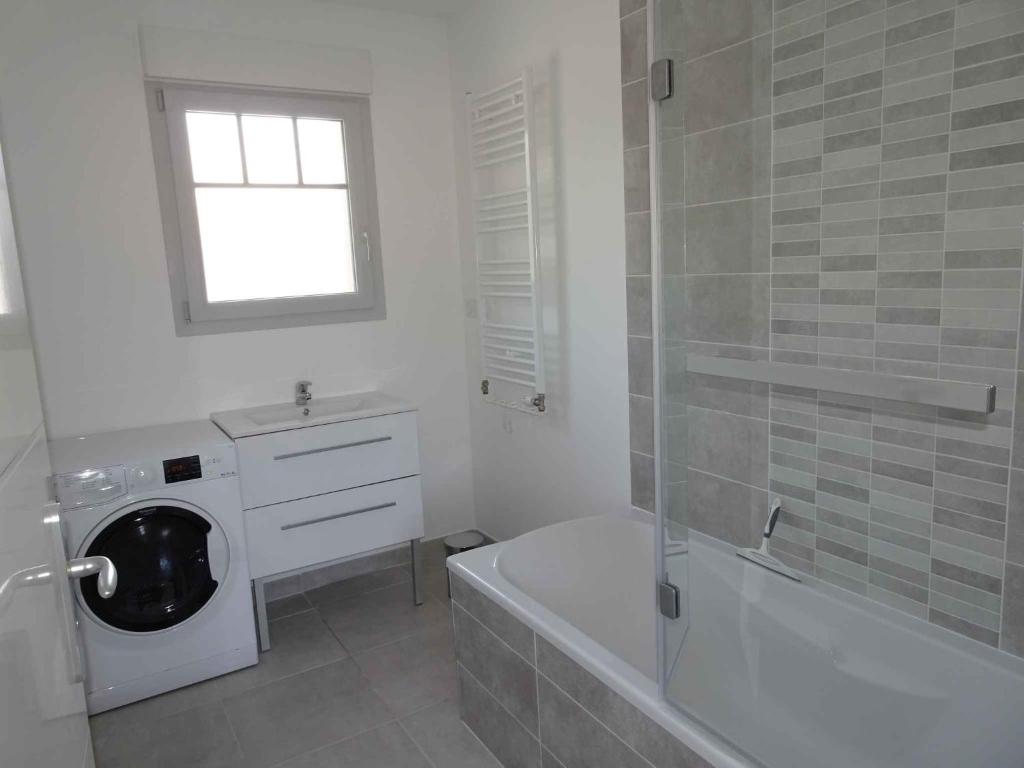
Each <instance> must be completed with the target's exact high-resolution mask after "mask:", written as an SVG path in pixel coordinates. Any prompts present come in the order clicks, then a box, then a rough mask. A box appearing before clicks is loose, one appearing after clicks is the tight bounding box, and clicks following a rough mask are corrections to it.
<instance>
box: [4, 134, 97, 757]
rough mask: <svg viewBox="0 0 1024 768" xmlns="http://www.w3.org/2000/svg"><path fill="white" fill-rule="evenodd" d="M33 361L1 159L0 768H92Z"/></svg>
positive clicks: (75, 645) (69, 603)
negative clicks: (83, 767) (51, 498)
mask: <svg viewBox="0 0 1024 768" xmlns="http://www.w3.org/2000/svg"><path fill="white" fill-rule="evenodd" d="M49 476H50V456H49V452H48V450H47V446H46V428H45V425H44V423H43V415H42V407H41V405H40V398H39V386H38V382H37V379H36V363H35V355H34V353H33V349H32V338H31V335H30V333H29V326H28V315H27V312H26V309H25V297H24V291H23V288H22V283H21V272H20V270H19V267H18V255H17V251H16V248H15V242H14V227H13V223H12V217H11V207H10V199H9V197H8V191H7V182H6V175H5V173H4V167H3V159H2V153H0V766H4V768H57V767H58V766H59V767H60V768H64V767H65V766H68V767H69V768H79V766H92V765H93V757H92V743H91V741H90V738H89V723H88V720H87V719H86V714H85V693H84V690H83V687H82V682H81V680H82V668H81V665H82V662H81V654H80V652H79V647H78V636H77V629H76V626H75V623H74V613H73V610H72V603H71V591H70V588H69V586H68V579H67V575H66V574H67V562H66V559H65V553H64V546H63V542H62V538H61V535H60V514H59V511H60V510H59V507H58V506H57V504H55V503H51V502H50V501H49V498H50V493H49Z"/></svg>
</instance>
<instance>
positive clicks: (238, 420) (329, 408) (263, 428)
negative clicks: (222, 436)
mask: <svg viewBox="0 0 1024 768" xmlns="http://www.w3.org/2000/svg"><path fill="white" fill-rule="evenodd" d="M412 410H415V409H414V407H413V406H411V405H409V404H408V403H405V402H403V401H401V400H399V399H397V398H394V397H391V396H390V395H385V394H384V393H383V392H360V393H358V394H353V395H343V396H341V397H325V398H323V399H319V400H318V399H316V398H314V399H313V400H311V401H310V402H309V403H308V404H307V405H304V406H302V405H294V404H292V403H279V404H277V405H264V406H260V407H258V408H242V409H240V410H237V411H220V412H219V413H212V414H210V418H211V419H213V421H214V423H215V424H217V426H219V427H220V428H221V429H223V430H224V431H225V432H227V434H228V436H229V437H232V438H234V439H238V438H240V437H252V436H253V435H264V434H267V433H269V432H282V431H284V430H286V429H301V428H302V427H313V426H317V425H318V424H333V423H335V422H339V421H353V420H355V419H367V418H370V417H372V416H384V415H386V414H389V413H404V412H405V411H412Z"/></svg>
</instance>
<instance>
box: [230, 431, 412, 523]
mask: <svg viewBox="0 0 1024 768" xmlns="http://www.w3.org/2000/svg"><path fill="white" fill-rule="evenodd" d="M236 445H237V448H238V464H239V471H240V472H241V476H242V506H243V507H245V508H246V509H255V508H257V507H265V506H267V505H269V504H278V503H280V502H284V501H291V500H292V499H305V498H308V497H310V496H316V495H319V494H323V493H330V492H332V491H344V490H347V489H349V488H356V487H359V486H364V485H370V484H371V483H380V482H383V481H387V480H394V479H397V478H403V477H412V476H414V475H419V473H420V459H419V449H418V447H417V437H416V414H415V412H409V413H395V414H390V415H387V416H377V417H374V418H367V419H357V420H354V421H343V422H340V423H338V424H324V425H321V426H317V427H306V428H304V429H292V430H288V431H286V432H274V433H271V434H268V435H256V436H254V437H245V438H242V439H240V440H238V441H236Z"/></svg>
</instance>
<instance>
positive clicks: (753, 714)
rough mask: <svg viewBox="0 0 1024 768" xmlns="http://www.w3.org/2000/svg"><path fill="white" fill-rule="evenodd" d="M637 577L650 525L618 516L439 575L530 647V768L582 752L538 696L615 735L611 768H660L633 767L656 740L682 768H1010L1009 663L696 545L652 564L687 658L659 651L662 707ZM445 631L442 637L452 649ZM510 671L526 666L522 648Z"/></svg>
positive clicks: (1022, 753)
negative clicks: (524, 631)
mask: <svg viewBox="0 0 1024 768" xmlns="http://www.w3.org/2000/svg"><path fill="white" fill-rule="evenodd" d="M670 551H672V550H670ZM653 563H654V529H653V525H652V524H651V523H650V522H649V521H646V520H640V519H634V518H628V517H592V518H584V519H580V520H574V521H571V522H567V523H561V524H558V525H553V526H549V527H546V528H542V529H539V530H536V531H532V532H530V533H527V534H525V535H523V536H520V537H518V538H516V539H512V540H510V541H507V542H502V543H498V544H494V545H492V546H489V547H484V548H481V549H478V550H473V551H471V552H466V553H463V554H461V555H457V556H455V557H452V558H450V559H449V560H448V568H449V569H450V571H451V573H452V574H453V575H454V576H455V577H457V579H461V580H462V581H463V582H464V583H465V584H466V585H468V586H469V587H471V588H472V589H473V590H475V591H476V592H478V593H479V595H480V596H481V597H483V598H485V599H486V600H487V601H488V602H489V603H493V605H494V606H495V607H497V608H498V609H499V610H501V611H503V612H507V613H508V614H509V615H510V617H512V618H513V619H514V620H516V621H517V622H521V623H522V624H523V625H524V626H525V627H528V628H529V630H530V631H532V632H533V633H535V638H536V639H535V648H536V652H535V654H534V660H533V663H534V668H535V669H536V671H537V688H538V689H539V691H540V694H539V701H538V708H539V710H541V716H540V720H539V723H538V724H537V727H536V729H535V730H536V732H535V733H534V734H533V737H534V738H535V743H536V746H539V753H540V754H541V755H544V754H545V753H546V751H547V750H548V749H549V744H548V740H549V739H554V741H555V742H558V741H559V740H560V739H561V740H562V741H561V746H560V747H559V745H558V744H554V745H550V749H551V752H552V755H553V756H554V757H559V758H560V759H561V761H562V762H563V763H565V764H566V765H569V762H567V760H568V759H569V758H568V754H566V755H562V756H559V755H558V753H557V750H558V749H559V748H561V749H563V750H570V751H571V750H572V749H578V748H582V747H579V746H575V747H574V746H572V745H573V744H576V745H579V744H585V743H587V741H588V740H587V739H578V740H577V741H576V742H572V741H571V739H572V734H571V733H570V732H571V731H572V728H574V727H577V726H575V725H573V724H572V723H566V724H565V725H563V724H561V723H559V724H558V727H554V728H552V727H551V725H552V722H551V717H552V716H553V715H551V714H550V713H549V714H548V716H547V717H548V719H547V720H546V721H545V712H544V709H545V703H544V701H543V699H544V696H545V691H551V693H550V694H549V695H554V696H557V697H562V695H563V694H566V695H565V696H564V697H563V698H564V699H565V700H567V701H569V702H571V703H572V704H575V705H579V706H580V707H581V708H586V710H587V712H588V713H589V714H590V715H592V716H593V717H595V718H596V719H597V720H600V721H601V722H602V723H604V725H605V726H606V727H607V728H608V730H610V731H611V732H613V733H615V734H616V736H618V737H619V739H618V740H619V741H622V742H623V743H624V744H625V746H627V747H628V748H629V752H625V753H623V755H624V756H620V757H619V758H617V760H616V761H617V762H623V763H624V762H625V761H627V758H630V759H631V757H632V755H631V754H630V753H631V752H632V751H634V750H635V751H637V752H640V753H641V754H642V755H643V757H644V758H646V759H647V760H648V761H649V763H651V764H653V765H655V766H656V768H659V762H663V764H664V765H666V766H667V765H670V764H674V763H673V762H670V761H668V760H667V759H666V760H662V759H661V758H659V755H664V754H667V753H666V752H665V748H664V745H662V746H659V747H658V748H657V749H654V750H653V753H652V754H653V756H652V754H644V749H647V748H649V747H650V742H651V737H650V733H652V732H657V733H660V734H666V735H668V736H671V738H673V739H675V740H678V742H679V743H681V744H682V745H685V748H686V750H688V751H687V753H686V754H687V755H689V757H686V758H685V764H686V765H688V766H689V765H702V764H703V765H712V766H719V767H720V768H738V767H739V766H756V765H759V764H763V765H765V766H770V768H820V767H821V766H822V765H828V766H829V767H830V768H855V767H856V768H862V767H863V766H886V768H954V767H955V768H962V766H966V765H971V766H985V767H986V768H988V767H991V768H1002V767H1003V766H1005V767H1006V768H1020V767H1021V766H1024V714H1022V713H1024V660H1021V659H1018V658H1016V657H1012V656H1010V655H1008V654H1005V653H1001V652H999V651H997V650H995V649H992V648H989V647H988V646H985V645H982V644H980V643H976V642H974V641H971V640H968V639H966V638H962V637H960V636H959V635H956V634H954V633H951V632H949V631H947V630H944V629H942V628H939V627H934V626H932V625H930V624H928V623H926V622H923V621H920V620H917V619H914V618H912V617H909V616H907V615H904V614H902V613H899V612H897V611H894V610H891V609H889V608H887V607H885V606H882V605H880V604H876V603H873V602H870V601H868V600H865V599H863V598H860V597H859V596H857V595H854V594H852V593H847V592H845V591H841V590H839V589H837V588H834V587H832V586H831V585H828V584H825V583H823V582H818V581H817V580H814V579H811V578H808V579H807V580H806V581H805V582H804V583H796V582H793V581H790V580H788V579H785V578H782V577H780V576H778V575H776V574H773V573H770V572H768V571H766V570H764V569H762V568H760V567H758V566H756V565H752V564H750V563H748V562H747V561H744V560H741V559H740V558H738V557H736V556H735V550H734V549H733V548H731V547H728V546H726V545H724V544H722V543H721V542H719V541H717V540H715V539H711V538H709V537H706V536H702V535H701V534H699V533H695V532H691V534H690V539H689V543H688V546H686V545H682V546H677V547H675V548H674V551H672V554H670V555H668V556H667V558H666V568H668V569H669V570H670V571H671V572H675V573H679V574H680V580H681V577H682V576H683V575H684V574H685V575H686V576H687V577H688V579H689V584H690V588H689V590H688V594H687V595H684V603H688V607H689V624H690V626H689V629H688V631H687V636H686V642H685V643H684V644H683V645H682V650H681V652H679V653H678V656H677V657H673V656H672V654H673V653H674V651H673V649H672V648H669V649H668V650H667V653H668V654H669V659H668V663H669V664H670V666H671V668H672V669H673V674H672V675H671V677H670V682H669V683H668V686H667V694H668V696H669V697H671V698H672V699H673V700H674V701H676V702H678V703H679V704H680V705H681V707H682V710H685V714H684V711H681V710H680V709H677V708H676V707H674V706H672V705H670V704H668V703H667V702H666V701H665V699H664V698H663V697H662V696H661V695H660V693H659V689H658V684H657V682H656V679H657V661H656V658H657V653H656V643H655V638H656V636H657V634H656V633H657V631H658V630H657V619H656V614H655V600H654V565H653ZM683 583H685V582H683ZM455 599H456V601H458V600H460V597H459V594H458V592H456V594H455ZM474 600H476V597H471V598H470V597H467V598H465V599H463V600H462V602H463V603H466V602H473V601H474ZM456 610H461V609H459V608H456ZM477 610H480V609H479V607H478V608H477ZM487 610H492V609H491V608H486V609H483V613H484V614H486V613H487ZM463 621H465V619H463ZM485 623H486V619H485ZM458 632H459V624H458V621H457V622H456V634H457V638H456V643H457V647H458V642H459V637H458ZM548 647H550V648H551V649H553V650H548V651H547V652H544V651H543V649H544V648H548ZM467 653H468V651H467ZM472 653H475V654H479V649H478V648H474V649H473V651H472ZM520 654H521V655H522V656H524V658H525V662H526V663H529V661H530V656H529V649H528V648H527V650H526V651H525V652H524V651H522V650H521V651H520ZM563 654H564V658H563V656H562V655H563ZM554 656H557V657H558V659H560V661H558V660H556V662H557V663H556V662H552V661H545V658H548V659H550V658H553V657H554ZM517 661H519V662H522V661H523V659H517ZM471 663H475V664H478V665H479V664H480V661H479V660H477V659H475V658H474V659H472V660H471ZM460 664H461V660H460ZM546 665H548V666H550V667H551V669H553V670H556V671H558V672H559V674H562V673H565V674H567V675H568V676H567V677H566V678H565V679H566V680H567V681H568V682H566V683H560V681H559V679H557V678H556V677H555V673H554V672H551V673H549V672H547V671H546V669H545V666H546ZM569 665H571V666H573V667H575V666H576V665H578V667H579V671H577V672H575V673H571V674H570V673H567V672H565V670H566V669H567V668H568V666H569ZM489 674H490V673H488V674H486V675H483V676H484V677H487V676H488V675H489ZM573 675H575V676H573ZM519 677H520V678H522V677H523V675H522V674H521V673H520V674H519ZM495 680H498V678H495ZM581 681H583V682H581ZM493 684H494V686H495V690H500V689H501V685H502V684H501V682H500V680H499V681H498V682H497V683H493ZM473 685H476V683H475V682H474V683H473ZM559 686H564V687H565V690H563V688H560V687H559ZM572 686H577V687H579V690H578V691H577V690H568V689H570V688H572ZM581 686H582V687H581ZM588 686H589V687H588ZM597 686H607V688H608V689H610V691H611V692H613V693H610V692H607V691H600V690H597ZM526 687H527V688H528V687H529V686H528V685H527V686H526ZM560 701H561V699H560ZM609 701H611V702H613V704H609V703H608V702H609ZM563 703H564V702H563ZM566 706H571V705H564V706H563V707H562V709H561V710H558V711H560V712H568V711H569V710H567V709H566ZM513 709H514V707H513ZM555 710H557V707H555V706H553V705H552V712H554V711H555ZM627 710H628V714H625V715H624V714H623V712H626V711H627ZM573 711H575V710H573ZM471 714H472V713H471ZM570 714H571V712H570ZM566 716H567V717H568V715H566ZM641 717H642V718H647V719H648V720H649V723H645V724H643V725H642V727H640V726H637V725H636V723H637V721H638V718H641ZM616 718H617V719H616ZM521 719H522V718H521ZM527 719H530V720H531V721H532V715H531V716H530V717H529V718H527ZM584 720H586V719H585V718H584V719H583V720H580V723H583V724H582V725H579V726H578V727H587V726H586V723H584V722H583V721H584ZM612 720H614V722H612ZM467 722H469V720H468V719H467ZM545 722H547V724H548V727H547V729H546V730H545ZM587 722H589V721H587ZM469 724H470V727H473V726H474V723H472V722H469ZM530 725H532V722H531V723H528V724H527V726H526V730H527V731H528V732H529V726H530ZM481 727H482V728H483V727H486V726H485V725H483V726H481ZM645 729H646V730H645ZM474 730H477V729H476V728H474ZM641 731H642V732H643V733H645V734H647V735H646V736H644V737H643V738H640V737H637V736H636V734H637V733H640V732H641ZM478 735H481V734H480V733H478ZM485 735H486V734H485ZM485 735H481V738H483V739H484V741H485V743H487V738H485ZM527 735H529V733H528V734H527ZM601 738H604V735H603V731H602V732H595V733H593V734H591V736H590V737H589V739H590V740H593V739H601ZM566 740H569V741H566ZM526 743H527V742H523V744H526ZM529 743H530V744H533V743H534V742H529ZM489 746H490V744H489ZM499 746H500V745H499ZM522 748H523V749H526V747H525V746H524V747H522ZM618 748H619V745H618V744H613V743H610V742H609V743H607V744H605V745H604V747H603V751H605V752H607V751H608V750H611V749H618ZM755 756H756V757H755ZM501 757H502V755H500V754H499V758H501ZM541 759H543V758H541ZM598 759H599V757H594V758H593V759H592V764H594V765H597V764H598V763H597V762H595V761H596V760H598ZM675 760H684V758H675ZM503 762H504V761H503ZM508 762H509V763H515V764H521V763H523V761H522V760H520V759H519V758H518V757H516V758H514V759H510V760H509V761H508ZM552 763H553V764H554V761H552ZM525 764H531V763H529V762H526V763H525ZM538 764H539V761H538ZM547 764H548V763H547V762H544V765H545V766H546V765H547ZM576 764H587V762H586V761H584V762H582V763H581V762H579V761H577V762H576ZM608 764H614V763H608ZM679 764H684V763H683V762H680V763H679Z"/></svg>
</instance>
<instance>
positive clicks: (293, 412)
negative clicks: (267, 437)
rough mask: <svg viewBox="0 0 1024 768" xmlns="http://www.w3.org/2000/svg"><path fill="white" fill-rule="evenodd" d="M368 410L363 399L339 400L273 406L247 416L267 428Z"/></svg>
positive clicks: (254, 411) (251, 412)
mask: <svg viewBox="0 0 1024 768" xmlns="http://www.w3.org/2000/svg"><path fill="white" fill-rule="evenodd" d="M365 409H366V399H365V398H362V397H355V398H352V399H349V398H339V399H338V400H324V401H323V402H319V403H312V402H311V403H310V404H309V405H306V406H300V405H281V406H276V405H271V406H269V407H267V408H260V409H256V410H253V411H250V412H249V413H248V414H247V415H248V417H249V420H250V421H251V422H252V423H253V424H259V425H260V426H261V427H266V426H269V425H271V424H284V423H287V422H293V421H316V420H317V419H322V418H323V417H325V416H339V415H341V414H346V413H353V412H355V411H362V410H365Z"/></svg>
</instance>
